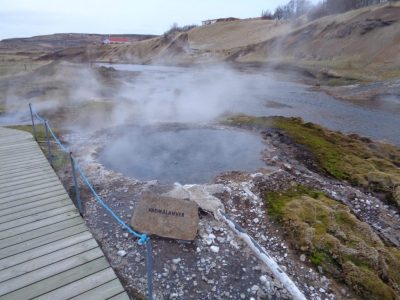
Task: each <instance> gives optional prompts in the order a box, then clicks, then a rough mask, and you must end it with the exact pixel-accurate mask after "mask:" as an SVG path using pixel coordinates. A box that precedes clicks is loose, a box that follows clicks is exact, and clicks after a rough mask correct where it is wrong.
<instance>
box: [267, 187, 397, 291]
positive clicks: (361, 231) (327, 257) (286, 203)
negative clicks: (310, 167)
mask: <svg viewBox="0 0 400 300" xmlns="http://www.w3.org/2000/svg"><path fill="white" fill-rule="evenodd" d="M265 200H266V203H267V207H268V213H269V214H270V215H271V216H272V217H274V218H275V219H276V220H278V221H279V222H280V223H281V224H282V225H283V226H284V228H285V229H286V232H287V234H286V236H287V238H288V239H289V241H290V243H291V244H292V245H293V246H294V247H295V248H296V249H298V250H299V251H301V252H303V253H306V254H308V256H309V258H310V260H311V262H312V263H313V264H314V265H316V266H320V267H322V268H323V270H324V271H325V272H326V273H327V274H329V275H331V276H332V277H334V278H336V279H339V280H342V281H344V282H345V283H347V284H348V285H349V287H351V288H353V289H354V291H355V292H356V293H358V294H359V295H360V296H361V297H363V298H365V299H394V298H393V295H395V293H396V292H400V274H399V271H398V270H400V259H399V258H400V250H399V249H396V248H391V247H388V246H386V245H385V244H384V243H383V242H382V241H381V240H380V238H379V237H378V236H377V235H376V234H375V233H374V231H373V230H372V229H371V227H370V226H369V225H368V224H366V223H364V222H361V221H359V220H358V219H357V218H356V217H355V216H354V215H353V214H352V213H351V212H350V210H349V209H348V207H347V206H345V205H342V204H340V203H338V202H337V201H334V200H332V199H330V198H328V197H326V196H325V195H324V194H322V193H320V192H318V191H313V190H309V189H307V188H305V187H302V186H297V187H294V188H292V189H290V190H288V191H286V192H284V193H277V192H268V193H266V194H265ZM395 291H396V292H395ZM382 297H383V298H382ZM386 297H387V298H386Z"/></svg>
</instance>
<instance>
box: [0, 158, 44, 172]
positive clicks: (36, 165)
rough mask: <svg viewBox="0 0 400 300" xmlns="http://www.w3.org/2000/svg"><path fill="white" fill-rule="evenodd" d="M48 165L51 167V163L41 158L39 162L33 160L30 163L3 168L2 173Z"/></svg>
mask: <svg viewBox="0 0 400 300" xmlns="http://www.w3.org/2000/svg"><path fill="white" fill-rule="evenodd" d="M46 167H50V164H49V163H48V162H47V161H45V160H41V161H39V162H34V163H33V162H32V163H30V164H25V165H21V166H17V167H8V168H1V170H0V175H12V174H13V173H17V172H19V171H21V170H34V169H40V168H46Z"/></svg>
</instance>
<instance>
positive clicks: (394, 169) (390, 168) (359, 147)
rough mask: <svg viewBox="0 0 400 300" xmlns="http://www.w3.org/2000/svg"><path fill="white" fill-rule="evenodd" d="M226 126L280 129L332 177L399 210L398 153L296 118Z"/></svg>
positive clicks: (237, 120)
mask: <svg viewBox="0 0 400 300" xmlns="http://www.w3.org/2000/svg"><path fill="white" fill-rule="evenodd" d="M226 124H229V125H233V126H242V127H243V126H244V127H249V128H256V129H259V130H266V129H268V128H270V129H271V128H275V129H279V130H280V131H282V132H283V133H285V134H286V135H287V136H289V137H290V138H291V139H292V140H293V142H294V143H296V144H299V145H302V146H304V147H305V148H306V149H307V150H308V151H309V152H310V153H311V154H312V155H313V157H314V158H315V160H316V161H317V163H318V164H319V165H320V166H321V168H322V169H324V170H325V171H326V172H327V173H328V174H330V175H331V176H333V177H335V178H337V179H340V180H347V181H349V182H351V183H352V184H354V185H357V186H362V187H364V188H367V189H369V190H371V191H374V192H378V193H381V194H384V195H386V197H387V199H388V200H389V201H391V202H392V203H393V204H395V205H397V206H399V207H400V149H399V148H397V147H395V146H393V145H390V144H385V143H378V142H373V141H371V140H369V139H367V138H362V137H359V136H357V135H345V134H342V133H339V132H333V131H330V130H327V129H324V128H322V127H320V126H318V125H315V124H312V123H305V122H303V121H302V120H301V119H299V118H284V117H251V116H236V117H232V118H229V119H228V120H227V121H226Z"/></svg>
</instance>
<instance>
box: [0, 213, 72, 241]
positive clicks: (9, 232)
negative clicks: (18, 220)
mask: <svg viewBox="0 0 400 300" xmlns="http://www.w3.org/2000/svg"><path fill="white" fill-rule="evenodd" d="M77 216H79V214H78V213H77V212H75V211H73V212H68V213H65V214H62V215H57V216H54V217H50V218H47V219H44V220H40V221H36V222H33V223H30V224H26V225H22V226H19V227H15V228H11V229H7V230H4V231H2V232H0V240H1V239H4V238H8V237H10V236H14V235H18V234H21V233H24V232H26V231H29V230H33V229H37V228H40V227H44V226H47V225H51V224H54V223H58V222H61V221H64V220H66V219H72V218H74V217H77Z"/></svg>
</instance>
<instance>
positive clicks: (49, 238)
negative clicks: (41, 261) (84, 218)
mask: <svg viewBox="0 0 400 300" xmlns="http://www.w3.org/2000/svg"><path fill="white" fill-rule="evenodd" d="M87 230H88V229H87V227H86V225H85V224H83V223H82V224H78V225H75V226H72V227H67V228H63V229H60V230H59V231H55V232H51V233H48V234H45V235H43V236H39V237H37V238H33V239H30V240H25V241H23V242H21V243H18V244H16V245H11V246H8V247H6V248H3V249H0V259H3V258H6V257H8V256H13V255H16V254H18V253H21V252H25V251H28V250H30V249H33V248H37V247H40V246H43V245H46V244H49V243H52V242H55V241H59V240H62V239H65V238H67V237H70V236H73V235H76V234H78V233H81V232H84V231H87Z"/></svg>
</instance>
